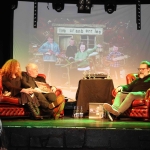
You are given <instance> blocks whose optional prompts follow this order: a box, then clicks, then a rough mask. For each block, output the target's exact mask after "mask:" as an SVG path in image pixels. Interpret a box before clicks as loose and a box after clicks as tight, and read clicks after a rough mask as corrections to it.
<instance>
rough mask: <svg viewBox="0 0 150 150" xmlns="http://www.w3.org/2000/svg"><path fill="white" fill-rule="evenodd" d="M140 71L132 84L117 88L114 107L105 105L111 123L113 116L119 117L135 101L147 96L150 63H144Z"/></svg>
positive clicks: (149, 85)
mask: <svg viewBox="0 0 150 150" xmlns="http://www.w3.org/2000/svg"><path fill="white" fill-rule="evenodd" d="M138 71H139V77H138V78H137V79H135V80H134V81H133V82H132V83H130V84H128V85H120V86H118V87H117V88H116V92H117V95H116V97H115V99H114V103H113V105H112V106H111V105H110V104H108V103H104V104H103V107H104V109H105V110H106V112H107V114H108V117H109V119H110V120H111V121H113V117H112V115H111V114H113V115H114V116H119V115H120V114H121V113H123V112H125V111H126V110H127V109H128V108H129V107H130V105H131V103H132V101H133V100H134V99H143V98H144V97H145V96H146V91H147V90H148V89H149V88H150V74H149V73H150V62H148V61H142V62H141V63H140V66H139V68H138Z"/></svg>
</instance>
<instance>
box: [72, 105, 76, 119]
mask: <svg viewBox="0 0 150 150" xmlns="http://www.w3.org/2000/svg"><path fill="white" fill-rule="evenodd" d="M72 117H73V118H76V106H74V108H73V114H72Z"/></svg>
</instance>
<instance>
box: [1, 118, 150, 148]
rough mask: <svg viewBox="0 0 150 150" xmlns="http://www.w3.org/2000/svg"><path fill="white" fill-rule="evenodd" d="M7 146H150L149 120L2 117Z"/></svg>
mask: <svg viewBox="0 0 150 150" xmlns="http://www.w3.org/2000/svg"><path fill="white" fill-rule="evenodd" d="M2 124H3V128H4V131H5V134H6V136H7V139H8V142H9V150H14V149H15V150H21V149H25V150H27V149H32V150H33V149H34V150H35V149H36V150H48V149H99V150H116V149H119V150H128V149H130V150H131V149H132V150H148V149H150V122H148V121H147V122H144V121H142V120H136V119H129V118H122V119H120V120H116V121H114V122H110V121H109V120H108V119H107V118H105V119H104V118H103V119H89V118H88V117H85V118H82V119H74V118H72V117H64V118H63V119H58V120H49V119H48V118H45V119H44V120H29V119H27V118H20V119H2Z"/></svg>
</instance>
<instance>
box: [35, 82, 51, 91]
mask: <svg viewBox="0 0 150 150" xmlns="http://www.w3.org/2000/svg"><path fill="white" fill-rule="evenodd" d="M35 83H36V85H37V87H38V88H39V89H40V90H41V91H42V93H50V92H52V91H51V86H50V85H49V84H48V83H44V82H39V81H35Z"/></svg>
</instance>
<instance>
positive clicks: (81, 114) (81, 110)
mask: <svg viewBox="0 0 150 150" xmlns="http://www.w3.org/2000/svg"><path fill="white" fill-rule="evenodd" d="M79 116H80V118H83V109H82V106H81V107H80V114H79Z"/></svg>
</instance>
